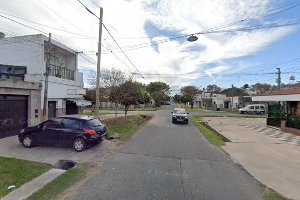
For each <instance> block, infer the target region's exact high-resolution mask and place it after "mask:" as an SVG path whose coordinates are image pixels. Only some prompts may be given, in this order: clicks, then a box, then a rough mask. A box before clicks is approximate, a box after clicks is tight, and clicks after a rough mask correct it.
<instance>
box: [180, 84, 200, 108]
mask: <svg viewBox="0 0 300 200" xmlns="http://www.w3.org/2000/svg"><path fill="white" fill-rule="evenodd" d="M180 91H181V94H182V96H183V98H182V99H185V100H187V102H190V104H191V109H193V108H194V98H195V96H196V95H197V94H199V93H200V90H199V89H198V88H197V87H196V86H193V85H189V86H185V87H182V88H181V89H180Z"/></svg>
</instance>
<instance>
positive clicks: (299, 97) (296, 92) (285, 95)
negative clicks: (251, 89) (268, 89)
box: [252, 87, 300, 102]
mask: <svg viewBox="0 0 300 200" xmlns="http://www.w3.org/2000/svg"><path fill="white" fill-rule="evenodd" d="M252 101H258V102H259V101H265V102H271V101H277V102H278V101H300V87H297V88H294V89H289V90H281V91H277V92H272V93H269V94H259V95H256V96H253V97H252Z"/></svg>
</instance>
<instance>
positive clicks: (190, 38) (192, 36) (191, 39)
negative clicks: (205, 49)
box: [187, 34, 198, 42]
mask: <svg viewBox="0 0 300 200" xmlns="http://www.w3.org/2000/svg"><path fill="white" fill-rule="evenodd" d="M196 40H198V37H197V36H196V35H193V34H192V35H190V36H189V37H188V39H187V41H189V42H195V41H196Z"/></svg>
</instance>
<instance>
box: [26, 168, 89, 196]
mask: <svg viewBox="0 0 300 200" xmlns="http://www.w3.org/2000/svg"><path fill="white" fill-rule="evenodd" d="M86 171H87V167H86V166H84V165H78V166H77V167H75V168H71V169H69V170H68V171H66V172H65V173H64V174H62V175H61V176H59V177H57V178H56V179H54V180H53V181H51V182H50V183H48V184H47V185H45V186H44V187H43V188H42V189H40V190H39V191H37V192H35V193H33V194H32V195H31V196H30V197H29V198H27V200H40V199H47V200H51V199H55V198H56V197H57V196H58V195H59V194H60V193H61V192H63V191H64V190H66V189H68V188H69V187H70V186H72V185H74V183H76V182H77V181H79V180H81V179H82V177H83V176H84V175H85V173H86Z"/></svg>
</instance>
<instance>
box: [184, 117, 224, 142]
mask: <svg viewBox="0 0 300 200" xmlns="http://www.w3.org/2000/svg"><path fill="white" fill-rule="evenodd" d="M190 120H191V121H192V122H193V124H194V125H195V126H196V127H197V128H198V130H199V131H200V132H201V133H202V134H203V135H204V137H205V138H206V139H207V140H208V141H209V142H210V143H212V144H214V145H216V146H223V145H224V144H225V142H228V140H227V139H226V138H225V137H223V136H222V135H221V134H219V133H218V132H217V131H215V130H213V129H211V128H210V127H209V126H207V125H206V124H203V123H201V122H199V118H197V117H195V116H191V117H190Z"/></svg>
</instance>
